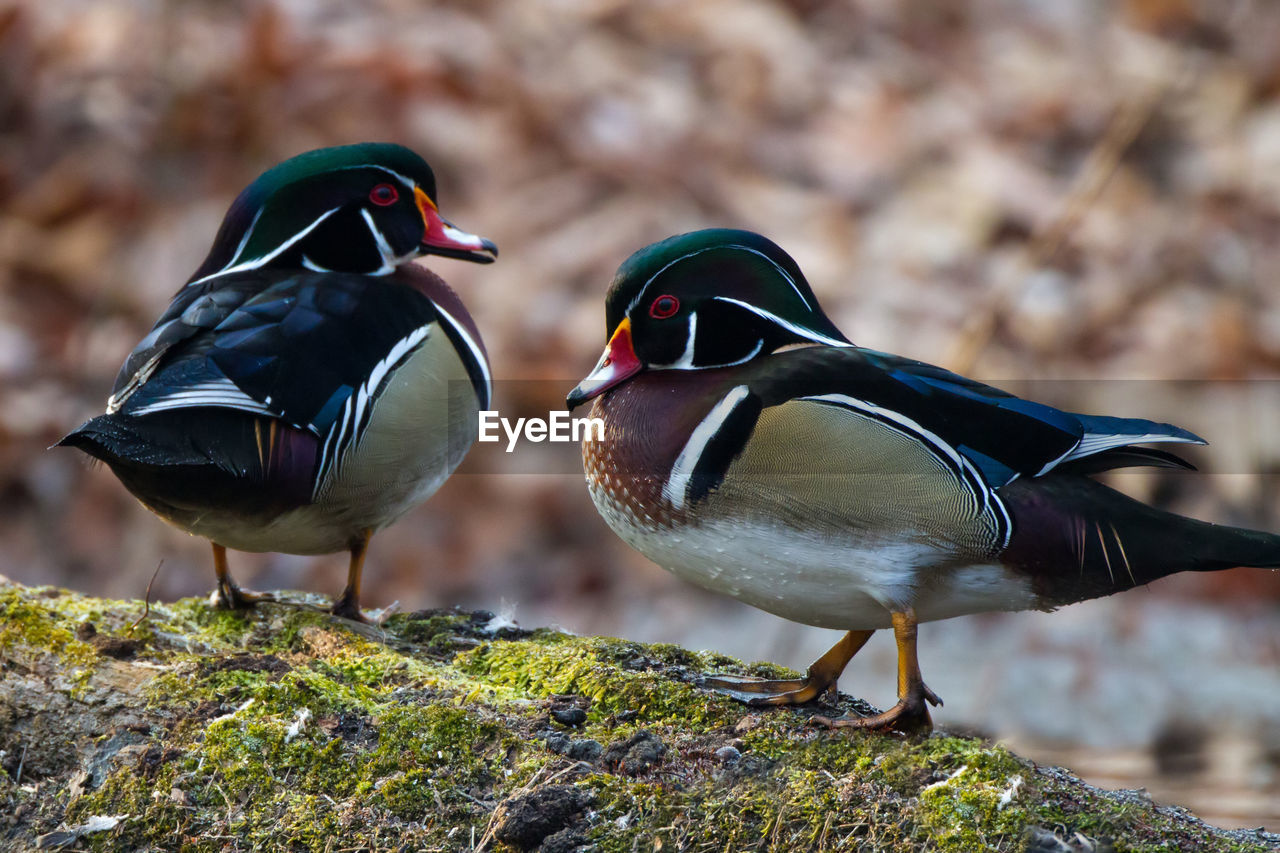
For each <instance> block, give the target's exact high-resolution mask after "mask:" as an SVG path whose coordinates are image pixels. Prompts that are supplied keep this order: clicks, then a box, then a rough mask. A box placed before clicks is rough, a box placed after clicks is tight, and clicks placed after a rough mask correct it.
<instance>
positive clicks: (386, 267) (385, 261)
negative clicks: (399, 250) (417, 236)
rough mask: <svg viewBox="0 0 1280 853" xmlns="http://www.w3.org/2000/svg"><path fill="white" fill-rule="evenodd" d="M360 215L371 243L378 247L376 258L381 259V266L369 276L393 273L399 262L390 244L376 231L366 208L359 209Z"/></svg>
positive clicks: (371, 216)
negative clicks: (369, 234) (367, 228)
mask: <svg viewBox="0 0 1280 853" xmlns="http://www.w3.org/2000/svg"><path fill="white" fill-rule="evenodd" d="M360 215H361V216H362V217H364V221H365V224H366V225H368V226H369V232H370V233H371V234H373V242H374V243H376V244H377V245H378V256H379V257H380V258H382V266H380V267H378V268H377V269H376V270H374V271H373V272H371V273H369V274H370V275H386V274H387V273H390V272H394V271H395V268H396V264H397V263H398V262H399V261H400V260H401V259H400V258H397V257H396V255H395V252H393V251H392V250H391V244H390V243H388V242H387V238H386V237H384V236H383V235H382V232H381V231H379V230H378V226H377V225H375V224H374V222H373V214H372V213H370V212H369V209H368V208H366V207H362V208H360Z"/></svg>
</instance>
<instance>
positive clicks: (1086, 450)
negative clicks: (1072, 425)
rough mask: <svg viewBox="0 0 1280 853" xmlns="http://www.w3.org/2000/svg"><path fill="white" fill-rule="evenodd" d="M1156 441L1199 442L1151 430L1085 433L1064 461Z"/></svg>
mask: <svg viewBox="0 0 1280 853" xmlns="http://www.w3.org/2000/svg"><path fill="white" fill-rule="evenodd" d="M1156 442H1181V443H1183V444H1199V443H1200V442H1198V441H1196V440H1195V439H1193V438H1186V437H1183V436H1180V435H1169V434H1168V433H1163V432H1149V433H1146V434H1145V435H1133V434H1123V435H1121V434H1118V433H1098V432H1093V433H1085V436H1084V438H1082V439H1080V443H1079V444H1077V445H1076V446H1075V447H1073V448H1072V449H1071V452H1070V453H1068V454H1067V455H1066V456H1065V457H1063V461H1068V460H1071V459H1080V458H1082V457H1085V456H1093V455H1094V454H1096V453H1101V452H1102V451H1104V450H1110V449H1111V448H1113V447H1127V446H1128V445H1130V444H1148V443H1156Z"/></svg>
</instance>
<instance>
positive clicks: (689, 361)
mask: <svg viewBox="0 0 1280 853" xmlns="http://www.w3.org/2000/svg"><path fill="white" fill-rule="evenodd" d="M697 337H698V313H697V312H696V311H695V312H693V313H692V314H690V315H689V337H688V338H686V339H685V342H684V352H682V353H680V357H679V358H677V359H676V360H675V361H673V362H671V363H670V364H651V365H649V366H650V367H652V368H654V369H655V370H694V369H695V366H694V363H693V342H694V340H695V339H696V338H697Z"/></svg>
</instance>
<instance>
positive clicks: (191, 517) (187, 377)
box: [59, 143, 498, 619]
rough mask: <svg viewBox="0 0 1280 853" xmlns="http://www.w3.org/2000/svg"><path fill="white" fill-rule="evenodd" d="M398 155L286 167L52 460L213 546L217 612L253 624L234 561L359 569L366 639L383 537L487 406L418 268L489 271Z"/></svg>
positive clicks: (235, 219)
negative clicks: (266, 558)
mask: <svg viewBox="0 0 1280 853" xmlns="http://www.w3.org/2000/svg"><path fill="white" fill-rule="evenodd" d="M497 253H498V250H497V247H496V246H494V244H493V243H491V242H490V241H488V240H484V239H481V238H480V237H477V236H474V235H472V234H467V233H465V232H463V231H460V230H458V229H457V228H454V227H453V226H452V225H451V224H450V223H449V222H448V221H447V220H445V219H443V218H442V217H441V216H440V213H439V211H438V209H437V207H436V184H435V177H434V175H433V174H432V172H431V169H430V167H429V166H428V165H427V164H426V162H424V161H423V159H422V158H421V157H419V156H418V155H417V154H415V153H413V152H412V151H410V150H408V149H407V148H403V147H401V146H399V145H391V144H378V143H364V144H359V145H347V146H342V147H337V148H324V149H320V150H317V151H311V152H308V153H305V154H301V155H299V156H297V157H294V158H292V159H290V160H286V161H285V162H283V163H281V164H280V165H278V166H276V167H275V168H273V169H270V170H269V171H267V172H265V173H264V174H263V175H262V176H261V177H259V178H258V179H257V180H256V181H254V182H253V183H252V184H250V185H249V187H248V188H247V189H245V190H244V192H242V193H241V194H240V196H239V197H238V198H237V199H236V200H235V202H233V203H232V205H231V209H230V210H229V211H228V212H227V215H226V218H225V219H224V220H223V222H222V226H221V228H219V230H218V233H217V236H216V237H215V238H214V241H213V247H212V248H211V249H210V250H209V255H208V257H206V258H205V260H204V263H202V264H201V265H200V267H199V269H197V270H196V271H195V273H194V274H193V275H192V276H191V278H190V280H189V281H188V282H187V283H186V285H185V286H184V287H183V288H182V289H181V290H179V291H178V293H177V295H175V296H174V298H173V301H172V302H170V303H169V308H168V310H167V311H165V312H164V314H163V315H162V316H161V317H160V319H159V320H158V321H157V322H156V325H155V327H154V328H153V329H152V330H151V333H150V334H148V335H147V336H146V337H145V338H144V339H143V340H142V342H141V343H139V344H138V346H137V347H136V348H135V349H134V350H133V352H132V353H131V354H130V355H129V358H128V360H126V361H125V363H124V366H123V368H121V370H120V373H119V375H118V376H117V378H116V383H115V388H114V390H113V392H112V394H111V398H110V399H109V400H108V402H107V411H106V414H103V415H99V416H98V417H96V418H93V419H92V420H90V421H88V422H87V423H85V424H84V425H82V426H81V427H79V428H78V429H76V430H75V431H74V432H72V433H71V434H70V435H68V436H67V437H65V438H64V439H62V441H60V442H59V444H61V445H66V446H70V447H77V448H79V449H81V450H83V451H84V452H86V453H88V454H89V455H91V456H93V457H95V458H97V459H100V460H102V461H103V462H105V463H106V464H107V465H108V466H109V467H110V468H111V470H112V471H113V472H114V473H115V475H116V476H117V477H119V478H120V481H121V482H122V483H123V484H124V485H125V487H126V488H127V489H128V490H129V491H130V492H132V493H133V495H134V496H135V497H137V498H138V500H140V501H141V502H142V503H143V504H144V505H145V506H146V507H147V508H148V509H150V510H151V511H152V512H154V513H156V514H157V515H159V516H160V517H161V518H163V519H164V520H165V521H167V522H169V523H170V524H172V525H174V526H175V527H178V528H180V529H182V530H185V531H187V532H189V533H193V534H195V535H197V536H203V537H205V538H206V539H208V540H209V541H210V542H211V543H212V545H213V560H214V568H215V570H216V572H217V576H218V587H217V591H216V593H215V597H216V600H217V602H218V603H220V604H221V605H222V606H225V607H231V608H236V607H242V606H246V605H249V604H252V603H253V602H254V601H258V600H262V599H264V598H269V596H266V595H263V594H260V593H252V592H249V591H248V590H243V589H241V588H239V587H238V586H237V585H236V583H235V582H234V581H233V580H232V578H231V575H230V573H229V572H228V570H227V557H226V549H228V548H232V549H235V550H239V551H279V552H285V553H290V554H327V553H332V552H335V551H343V550H348V551H350V554H351V562H350V567H349V572H348V577H347V586H346V590H345V591H344V592H343V593H342V596H341V597H340V598H339V599H338V600H337V601H336V602H335V604H334V605H333V612H334V613H335V614H338V615H341V616H345V617H348V618H352V619H361V618H362V616H361V614H360V573H361V568H362V566H363V564H364V557H365V551H366V549H367V547H368V544H369V539H370V537H371V536H372V535H373V533H374V531H376V530H378V529H380V528H382V527H385V526H386V525H388V524H390V523H391V522H393V521H395V520H396V519H397V518H399V517H400V516H401V515H403V514H404V513H405V512H406V511H407V510H408V509H410V508H411V507H413V506H414V505H415V504H417V503H419V502H421V501H423V500H425V499H426V498H428V497H429V496H430V495H431V494H432V493H433V492H435V490H436V489H437V488H439V486H440V485H441V484H442V483H443V482H444V481H445V479H447V478H448V476H449V475H450V474H451V473H452V472H453V470H454V469H455V468H456V467H457V466H458V463H459V462H461V461H462V458H463V456H464V455H466V452H467V450H468V449H469V448H470V446H471V444H472V442H473V441H474V440H475V437H476V429H477V426H476V423H477V412H478V410H480V409H484V408H486V407H487V406H488V403H489V396H490V372H489V364H488V358H487V355H486V353H485V348H484V344H483V343H482V342H481V340H480V333H479V331H478V330H477V329H476V326H475V323H474V322H473V321H472V319H471V316H470V315H469V314H468V313H467V310H466V309H465V308H464V307H463V306H462V302H461V301H460V300H459V299H458V296H457V295H456V294H455V293H454V292H453V291H452V290H451V289H450V288H449V286H448V285H447V284H445V283H444V281H443V280H441V279H440V278H439V277H438V276H436V275H434V274H433V273H431V272H429V271H428V270H426V269H424V268H422V267H420V266H418V265H417V264H414V263H412V261H413V260H414V259H415V258H418V257H420V256H422V255H427V254H431V255H442V256H444V257H449V258H459V259H462V260H467V261H474V262H477V263H485V264H487V263H490V262H492V261H493V260H494V258H495V257H496V256H497Z"/></svg>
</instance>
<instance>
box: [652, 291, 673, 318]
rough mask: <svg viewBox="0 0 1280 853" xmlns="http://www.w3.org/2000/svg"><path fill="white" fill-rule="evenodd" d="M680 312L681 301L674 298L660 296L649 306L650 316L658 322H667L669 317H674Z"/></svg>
mask: <svg viewBox="0 0 1280 853" xmlns="http://www.w3.org/2000/svg"><path fill="white" fill-rule="evenodd" d="M679 310H680V300H679V299H676V298H675V297H674V296H659V297H658V298H657V299H655V300H653V304H652V305H650V306H649V316H650V317H653V318H655V319H657V320H665V319H667V318H668V317H674V316H675V315H676V312H677V311H679Z"/></svg>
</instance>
